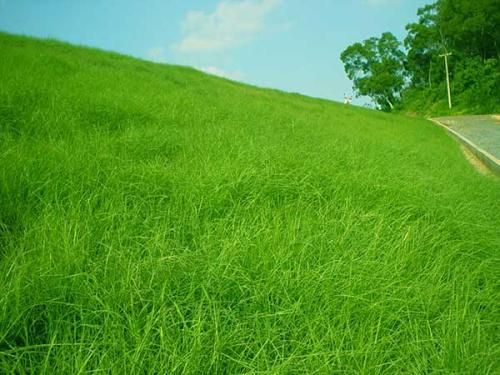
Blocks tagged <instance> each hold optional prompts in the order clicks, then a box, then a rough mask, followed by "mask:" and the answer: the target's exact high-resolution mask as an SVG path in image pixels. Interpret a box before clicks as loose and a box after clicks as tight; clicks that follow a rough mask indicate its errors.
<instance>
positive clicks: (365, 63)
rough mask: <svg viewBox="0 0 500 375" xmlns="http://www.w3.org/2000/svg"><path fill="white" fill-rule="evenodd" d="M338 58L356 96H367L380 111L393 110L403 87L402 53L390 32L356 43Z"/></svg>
mask: <svg viewBox="0 0 500 375" xmlns="http://www.w3.org/2000/svg"><path fill="white" fill-rule="evenodd" d="M340 59H341V60H342V62H343V63H344V69H345V72H346V73H347V76H348V77H349V79H350V80H352V81H353V89H354V91H355V92H356V95H357V96H360V95H366V96H369V97H370V98H372V100H373V101H374V102H375V103H376V104H377V105H378V106H379V107H380V108H381V109H382V110H386V111H388V110H392V109H393V108H394V105H395V104H396V103H397V102H399V101H400V100H401V92H402V90H403V87H404V85H405V68H404V63H405V54H404V53H403V51H402V50H401V43H400V42H399V41H398V40H397V39H396V37H395V36H394V35H393V34H391V33H388V32H387V33H383V34H382V35H381V36H380V38H370V39H367V40H365V41H363V42H362V43H355V44H353V45H351V46H349V47H347V49H345V50H344V52H342V54H341V55H340Z"/></svg>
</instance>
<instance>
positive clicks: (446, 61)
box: [439, 52, 451, 109]
mask: <svg viewBox="0 0 500 375" xmlns="http://www.w3.org/2000/svg"><path fill="white" fill-rule="evenodd" d="M448 56H451V52H446V53H444V54H442V55H439V57H444V66H445V68H446V86H447V87H448V107H449V108H450V109H451V91H450V74H449V72H448Z"/></svg>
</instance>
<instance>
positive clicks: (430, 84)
mask: <svg viewBox="0 0 500 375" xmlns="http://www.w3.org/2000/svg"><path fill="white" fill-rule="evenodd" d="M431 73H432V60H429V88H432V78H431Z"/></svg>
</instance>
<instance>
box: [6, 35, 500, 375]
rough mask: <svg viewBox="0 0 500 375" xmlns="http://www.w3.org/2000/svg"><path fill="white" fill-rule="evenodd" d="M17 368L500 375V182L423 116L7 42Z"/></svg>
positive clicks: (9, 300) (12, 370)
mask: <svg viewBox="0 0 500 375" xmlns="http://www.w3.org/2000/svg"><path fill="white" fill-rule="evenodd" d="M0 77H1V82H0V373H1V374H72V375H73V374H87V373H88V374H93V373H96V374H97V373H103V374H109V373H116V374H335V373H345V374H392V373H394V374H401V373H407V374H430V373H443V374H444V373H452V374H488V373H494V372H495V370H496V369H498V359H499V352H500V338H499V331H498V329H497V328H498V320H499V315H498V311H499V301H500V298H499V295H498V282H497V281H498V278H497V276H498V263H497V260H498V255H499V249H500V237H499V236H498V234H499V233H498V228H499V227H500V209H499V206H498V204H499V202H500V182H499V181H498V179H494V178H492V177H487V176H482V175H480V174H479V173H477V172H476V171H475V170H474V169H473V167H472V166H471V165H469V163H468V162H467V161H466V160H465V159H464V157H463V155H462V153H461V151H460V149H459V147H458V145H457V143H456V142H455V141H454V140H452V139H451V138H450V137H448V136H447V135H446V134H445V133H444V132H443V130H442V129H441V128H439V127H437V126H435V125H433V124H431V123H429V122H427V121H425V120H423V119H418V118H408V117H404V116H400V115H388V114H385V113H380V112H376V111H373V110H366V109H362V108H357V107H354V106H345V105H342V104H338V103H332V102H329V101H325V100H317V99H311V98H307V97H303V96H300V95H291V94H284V93H281V92H278V91H273V90H262V89H258V88H255V87H251V86H247V85H243V84H239V83H235V82H231V81H228V80H224V79H221V78H217V77H214V76H209V75H206V74H203V73H201V72H198V71H196V70H194V69H189V68H182V67H174V66H168V65H160V64H153V63H150V62H146V61H139V60H136V59H132V58H129V57H126V56H121V55H118V54H112V53H105V52H102V51H97V50H93V49H88V48H79V47H74V46H71V45H68V44H62V43H59V42H55V41H39V40H34V39H30V38H23V37H17V36H10V35H6V34H0Z"/></svg>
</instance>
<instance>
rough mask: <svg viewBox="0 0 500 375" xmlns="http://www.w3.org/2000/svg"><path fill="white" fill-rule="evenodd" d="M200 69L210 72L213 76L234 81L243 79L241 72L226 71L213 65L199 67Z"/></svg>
mask: <svg viewBox="0 0 500 375" xmlns="http://www.w3.org/2000/svg"><path fill="white" fill-rule="evenodd" d="M199 69H200V70H201V71H203V72H205V73H208V74H212V75H214V76H218V77H223V78H228V79H232V80H234V81H241V80H242V79H243V74H241V72H226V71H224V70H222V69H220V68H217V67H215V66H207V67H205V68H199Z"/></svg>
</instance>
